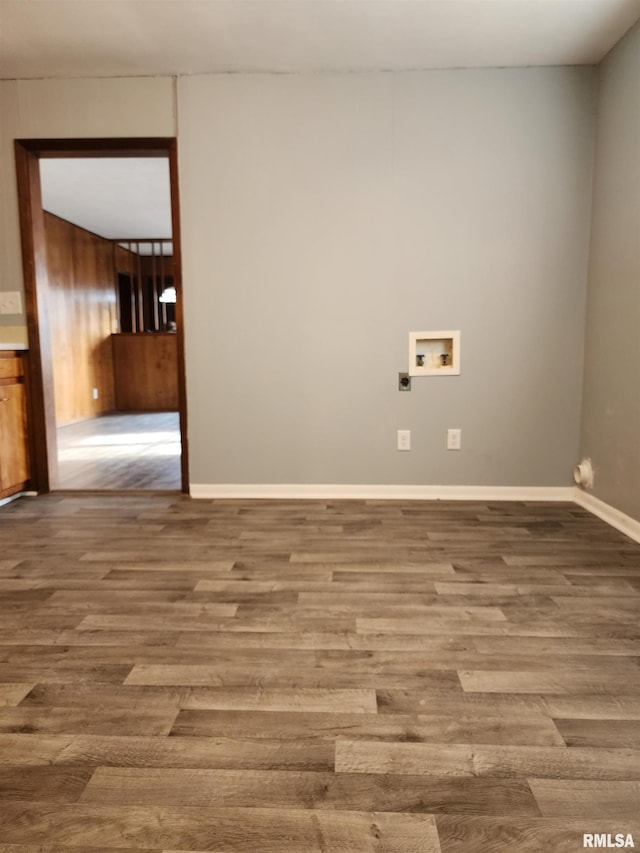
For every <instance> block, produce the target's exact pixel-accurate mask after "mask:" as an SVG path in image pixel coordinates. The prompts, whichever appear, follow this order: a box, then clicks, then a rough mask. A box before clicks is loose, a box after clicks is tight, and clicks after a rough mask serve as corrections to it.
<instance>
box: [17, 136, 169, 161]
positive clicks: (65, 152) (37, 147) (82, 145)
mask: <svg viewBox="0 0 640 853" xmlns="http://www.w3.org/2000/svg"><path fill="white" fill-rule="evenodd" d="M16 141H17V142H19V143H20V144H21V145H22V146H23V147H24V148H25V149H26V150H27V151H29V152H31V153H32V154H35V155H36V156H37V157H65V158H67V159H68V158H70V157H131V155H133V156H134V157H158V155H160V156H162V155H163V154H166V153H167V151H168V150H169V148H170V146H171V144H172V143H175V139H174V138H173V137H164V136H162V137H161V136H158V137H126V138H114V139H93V138H87V139H18V140H16Z"/></svg>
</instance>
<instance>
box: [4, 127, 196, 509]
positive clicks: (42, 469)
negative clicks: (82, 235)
mask: <svg viewBox="0 0 640 853" xmlns="http://www.w3.org/2000/svg"><path fill="white" fill-rule="evenodd" d="M15 153H16V168H17V178H18V203H19V209H20V232H21V237H22V262H23V269H24V294H25V311H26V317H27V332H28V340H29V351H30V357H29V363H30V371H31V376H30V400H29V403H30V414H31V430H32V455H33V460H32V463H33V464H32V471H33V475H32V487H33V489H34V490H35V491H37V492H40V493H45V492H49V491H51V490H53V489H55V488H56V485H57V447H56V418H55V405H54V391H53V363H52V350H51V336H50V330H49V324H48V322H47V283H48V279H47V257H46V244H45V231H44V213H43V210H42V193H41V189H40V169H39V161H40V159H42V158H51V157H65V158H70V157H162V156H166V157H167V159H168V161H169V179H170V186H171V224H172V231H173V234H172V242H173V258H174V284H175V288H176V296H177V300H176V321H177V350H178V403H179V413H180V433H181V441H182V457H181V475H182V491H183V492H184V493H186V494H188V493H189V474H188V471H189V460H188V447H187V394H186V378H185V358H184V314H183V306H182V263H181V258H182V256H181V241H180V200H179V196H178V147H177V140H176V139H175V138H173V137H152V138H135V139H16V140H15Z"/></svg>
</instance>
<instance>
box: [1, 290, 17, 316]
mask: <svg viewBox="0 0 640 853" xmlns="http://www.w3.org/2000/svg"><path fill="white" fill-rule="evenodd" d="M0 314H22V297H21V296H20V293H19V291H17V290H7V291H5V292H4V293H0Z"/></svg>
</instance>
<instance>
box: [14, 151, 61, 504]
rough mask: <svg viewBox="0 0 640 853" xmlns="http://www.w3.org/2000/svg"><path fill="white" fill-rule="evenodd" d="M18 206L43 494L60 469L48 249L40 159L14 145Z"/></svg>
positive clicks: (37, 476) (37, 469) (36, 477)
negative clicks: (41, 319) (48, 292)
mask: <svg viewBox="0 0 640 853" xmlns="http://www.w3.org/2000/svg"><path fill="white" fill-rule="evenodd" d="M15 152H16V170H17V178H18V205H19V210H20V234H21V237H22V265H23V271H24V273H23V274H24V301H25V312H26V318H27V334H28V339H29V351H30V357H29V360H28V369H29V370H28V372H29V388H30V394H29V398H30V399H29V401H28V406H29V411H30V414H31V423H30V426H29V428H30V432H31V435H32V436H33V439H32V442H33V443H32V450H33V459H32V469H31V470H32V472H33V473H32V479H33V486H34V488H35V489H36V491H38V492H48V491H50V490H51V489H52V488H54V487H55V482H56V477H57V467H58V454H57V448H56V415H55V405H54V396H53V361H52V357H51V337H50V330H49V323H48V322H43V323H41V322H40V317H44V318H46V317H47V313H48V312H47V306H46V299H47V247H46V241H45V232H44V211H43V210H42V194H41V190H40V169H39V167H38V156H37V155H36V154H34V153H33V152H32V151H30V150H29V149H28V148H26V147H25V146H24V145H22V144H21V143H20V141H19V140H16V142H15Z"/></svg>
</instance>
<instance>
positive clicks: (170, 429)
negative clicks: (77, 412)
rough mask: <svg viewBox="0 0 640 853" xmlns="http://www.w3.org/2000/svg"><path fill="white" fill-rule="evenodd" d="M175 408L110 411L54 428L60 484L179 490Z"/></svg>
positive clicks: (178, 439) (177, 420)
mask: <svg viewBox="0 0 640 853" xmlns="http://www.w3.org/2000/svg"><path fill="white" fill-rule="evenodd" d="M179 420H180V418H179V415H178V413H177V412H128V413H123V412H114V413H111V414H108V415H103V416H102V417H98V418H90V419H88V420H84V421H80V422H79V423H74V424H68V425H66V426H62V427H59V428H58V430H57V441H58V468H59V470H58V477H59V487H60V488H61V489H113V490H118V489H158V490H161V489H175V490H177V489H179V488H180V483H181V475H180V454H181V449H182V448H181V443H180V423H179Z"/></svg>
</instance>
